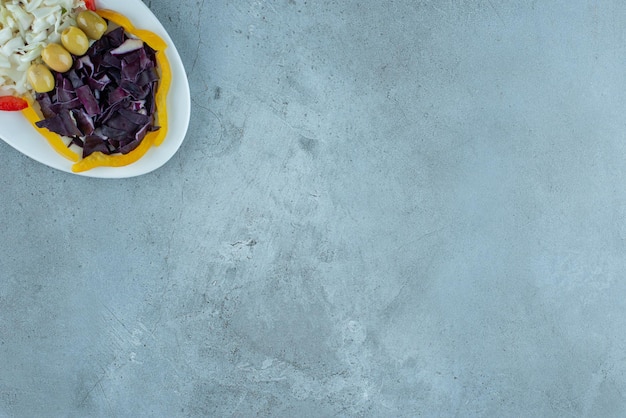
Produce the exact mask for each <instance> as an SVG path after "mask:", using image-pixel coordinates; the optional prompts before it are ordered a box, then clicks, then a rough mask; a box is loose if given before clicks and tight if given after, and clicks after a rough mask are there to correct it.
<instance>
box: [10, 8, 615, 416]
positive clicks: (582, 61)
mask: <svg viewBox="0 0 626 418" xmlns="http://www.w3.org/2000/svg"><path fill="white" fill-rule="evenodd" d="M147 4H149V5H150V7H151V8H152V10H154V11H155V13H156V14H157V16H158V17H159V18H160V19H161V20H162V21H163V23H164V25H165V26H166V28H167V29H168V30H169V31H170V32H171V35H172V38H173V39H174V40H175V42H176V43H177V46H178V48H179V50H180V53H181V55H182V58H183V61H184V63H185V66H186V68H187V70H188V76H189V80H190V85H191V90H192V98H193V113H192V121H191V125H190V129H189V134H188V136H187V138H186V140H185V142H184V144H183V146H182V148H181V149H180V151H179V152H178V153H177V154H176V156H175V157H174V158H173V159H172V160H171V161H170V162H169V163H168V164H167V165H165V166H164V167H162V168H161V169H159V170H157V171H156V172H153V173H151V174H148V175H145V176H142V177H138V178H133V179H127V180H114V181H103V180H94V179H88V178H82V177H78V176H73V175H70V174H66V173H62V172H58V171H54V170H52V169H49V168H47V167H45V166H43V165H40V164H38V163H36V162H34V161H31V160H29V159H27V158H26V157H23V156H21V155H20V154H18V153H17V152H16V151H14V150H13V149H12V148H10V147H8V146H6V145H5V144H0V190H1V194H0V233H1V237H2V239H1V241H0V276H1V281H0V416H3V417H52V416H54V417H113V416H118V417H143V416H146V417H148V416H153V417H200V416H210V417H231V416H232V417H252V416H260V417H331V416H339V417H351V416H374V417H415V416H425V417H431V416H437V417H492V416H493V417H496V416H497V417H507V416H511V417H512V416H515V417H536V416H541V417H566V416H574V417H623V416H626V380H625V377H624V376H625V374H626V354H625V349H626V315H624V313H625V310H626V301H625V296H626V242H625V239H626V182H625V181H624V174H625V169H624V167H625V166H626V122H625V121H626V118H625V117H624V115H625V114H626V71H625V68H624V63H626V23H625V22H626V4H624V3H623V2H621V1H617V0H605V1H591V0H589V1H583V0H574V1H569V0H568V1H565V0H556V1H550V2H538V1H513V0H475V1H462V0H440V1H426V0H424V1H394V2H373V1H365V2H364V1H341V2H338V1H317V2H314V1H303V0H280V1H278V0H275V1H261V0H259V1H249V0H244V1H223V2H220V1H201V2H195V1H194V2H172V1H166V0H152V1H150V2H147Z"/></svg>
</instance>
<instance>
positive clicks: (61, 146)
mask: <svg viewBox="0 0 626 418" xmlns="http://www.w3.org/2000/svg"><path fill="white" fill-rule="evenodd" d="M27 101H28V107H27V108H25V109H23V110H22V114H23V115H24V117H26V119H27V120H28V121H29V122H30V123H31V125H33V127H34V128H35V129H36V130H37V132H39V133H40V134H41V135H42V136H43V137H44V138H46V139H47V140H48V143H49V144H50V145H51V146H52V148H54V150H55V151H56V152H58V153H59V154H61V155H62V156H64V157H65V158H67V159H68V160H70V161H74V162H76V161H78V160H79V159H80V157H79V156H78V154H76V153H75V152H74V151H72V150H71V149H69V148H68V147H67V145H65V143H64V142H63V140H62V139H61V137H60V136H59V135H58V134H55V133H54V132H51V131H49V130H47V129H46V128H39V127H38V126H37V125H35V122H39V121H40V120H41V116H39V114H37V112H36V111H35V109H34V108H33V102H32V100H27Z"/></svg>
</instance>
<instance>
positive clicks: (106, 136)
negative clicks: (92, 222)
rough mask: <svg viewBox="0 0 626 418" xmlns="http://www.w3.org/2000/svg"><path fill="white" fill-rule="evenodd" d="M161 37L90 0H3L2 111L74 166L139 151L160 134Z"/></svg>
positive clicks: (118, 162)
mask: <svg viewBox="0 0 626 418" xmlns="http://www.w3.org/2000/svg"><path fill="white" fill-rule="evenodd" d="M166 47H167V44H166V43H165V42H164V41H163V40H162V39H161V38H160V37H159V36H157V35H156V34H155V33H153V32H150V31H147V30H144V29H136V28H135V27H134V26H133V24H132V23H131V22H130V21H129V20H128V19H127V18H126V17H125V16H123V15H121V14H119V13H116V12H114V11H112V10H106V9H102V10H100V9H98V8H97V7H96V4H95V3H94V0H6V1H2V3H0V111H2V112H11V111H21V112H22V113H23V115H24V117H25V118H26V119H27V120H28V121H29V122H30V123H31V124H32V125H33V127H34V128H35V129H36V130H37V131H38V132H39V133H40V134H41V136H42V140H44V139H43V138H45V139H47V140H48V142H49V143H50V145H51V146H52V147H53V148H54V149H55V150H56V151H57V152H58V153H59V154H61V155H62V156H64V157H66V158H67V159H69V160H71V161H72V162H73V165H72V171H74V172H83V171H86V170H90V169H92V168H95V167H100V166H112V167H119V166H125V165H128V164H131V163H133V162H135V161H137V160H139V159H140V158H141V157H142V156H143V155H144V154H145V153H146V152H147V151H148V150H149V149H150V148H151V147H152V146H158V145H160V144H161V142H162V141H163V139H164V138H165V135H166V133H167V109H166V97H167V92H168V89H169V85H170V82H171V74H170V67H169V63H168V60H167V57H166V56H165V54H164V53H163V51H164V50H165V48H166Z"/></svg>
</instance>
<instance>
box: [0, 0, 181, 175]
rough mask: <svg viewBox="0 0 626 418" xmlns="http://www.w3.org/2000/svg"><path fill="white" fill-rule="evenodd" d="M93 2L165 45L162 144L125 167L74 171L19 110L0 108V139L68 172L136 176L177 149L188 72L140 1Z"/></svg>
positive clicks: (67, 161)
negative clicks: (167, 77)
mask: <svg viewBox="0 0 626 418" xmlns="http://www.w3.org/2000/svg"><path fill="white" fill-rule="evenodd" d="M96 4H97V6H98V8H100V9H111V10H114V11H116V12H118V13H121V14H123V15H124V16H126V17H127V18H129V19H130V21H131V22H132V24H133V26H135V28H137V29H147V30H150V31H152V32H154V33H156V34H157V35H159V36H160V37H161V38H162V39H163V40H164V41H165V42H166V43H167V45H168V47H167V49H166V50H165V55H166V56H167V59H168V61H169V63H170V67H171V70H172V84H171V85H170V89H169V92H168V95H167V111H168V118H167V119H168V132H167V136H166V137H165V139H164V140H163V143H162V144H161V145H160V146H158V147H152V148H150V150H149V151H148V152H147V153H146V154H145V155H144V156H143V157H142V158H141V159H139V160H138V161H137V162H135V163H133V164H130V165H127V166H124V167H96V168H94V169H91V170H88V171H85V172H81V173H73V172H72V164H73V163H72V162H71V161H69V160H68V159H66V158H64V157H62V156H61V155H59V154H58V153H57V152H56V151H54V149H52V147H51V146H50V145H49V144H48V141H47V140H46V139H45V138H44V137H42V136H41V135H39V133H37V131H36V130H35V129H34V128H33V127H32V125H31V124H30V122H28V121H27V120H26V118H25V117H24V116H22V113H21V112H2V111H0V139H3V140H4V142H6V143H7V144H9V145H11V146H12V147H13V148H15V149H16V150H18V151H20V152H21V153H23V154H25V155H27V156H29V157H30V158H32V159H34V160H36V161H39V162H40V163H43V164H46V165H48V166H50V167H53V168H56V169H59V170H63V171H66V172H68V173H73V174H78V175H81V176H88V177H103V178H124V177H134V176H139V175H142V174H146V173H149V172H151V171H153V170H156V169H157V168H159V167H161V166H162V165H163V164H165V163H166V162H167V161H168V160H169V159H170V158H172V156H173V155H174V154H175V153H176V151H178V148H179V147H180V145H181V144H182V142H183V140H184V139H185V134H186V133H187V127H188V126H189V116H190V112H191V99H190V96H189V83H188V81H187V74H186V73H185V68H184V67H183V63H182V61H181V59H180V56H179V55H178V51H177V50H176V47H175V46H174V42H172V39H171V38H170V37H169V35H168V34H167V31H166V30H165V28H164V27H163V25H161V22H159V20H158V19H157V18H156V16H154V14H152V12H151V11H150V9H148V7H147V6H146V5H145V4H143V2H141V0H99V1H97V3H96Z"/></svg>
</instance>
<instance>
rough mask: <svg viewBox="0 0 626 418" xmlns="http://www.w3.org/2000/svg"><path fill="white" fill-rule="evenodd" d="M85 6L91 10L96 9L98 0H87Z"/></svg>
mask: <svg viewBox="0 0 626 418" xmlns="http://www.w3.org/2000/svg"><path fill="white" fill-rule="evenodd" d="M85 6H86V7H87V8H88V9H89V10H93V11H95V10H96V0H85Z"/></svg>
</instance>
